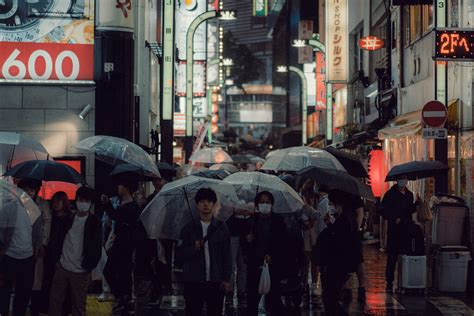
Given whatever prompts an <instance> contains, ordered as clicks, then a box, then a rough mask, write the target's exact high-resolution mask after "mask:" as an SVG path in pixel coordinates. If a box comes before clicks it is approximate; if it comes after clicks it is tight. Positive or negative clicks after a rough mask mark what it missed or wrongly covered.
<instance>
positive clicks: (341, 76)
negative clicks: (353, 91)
mask: <svg viewBox="0 0 474 316" xmlns="http://www.w3.org/2000/svg"><path fill="white" fill-rule="evenodd" d="M347 11H348V0H326V39H328V40H327V41H326V71H327V72H326V76H327V80H328V82H331V83H345V82H347V80H348V78H349V59H348V56H349V43H348V42H349V32H348V19H347V14H348V12H347Z"/></svg>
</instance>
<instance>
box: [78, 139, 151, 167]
mask: <svg viewBox="0 0 474 316" xmlns="http://www.w3.org/2000/svg"><path fill="white" fill-rule="evenodd" d="M74 147H76V148H78V149H80V150H83V151H87V152H89V153H93V154H95V157H96V158H97V159H99V160H101V161H103V162H105V163H108V164H110V165H112V166H117V165H119V164H122V163H128V164H131V165H134V166H136V167H139V168H142V169H143V170H146V171H149V172H151V173H152V174H154V175H156V176H160V172H159V171H158V167H157V166H156V163H155V161H154V160H153V158H151V156H150V155H149V154H147V153H146V152H145V151H144V150H143V149H142V148H141V147H140V146H138V145H136V144H134V143H132V142H130V141H128V140H126V139H123V138H118V137H112V136H102V135H97V136H92V137H88V138H86V139H84V140H82V141H80V142H79V143H77V144H76V146H74Z"/></svg>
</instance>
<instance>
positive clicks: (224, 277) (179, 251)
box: [175, 218, 232, 283]
mask: <svg viewBox="0 0 474 316" xmlns="http://www.w3.org/2000/svg"><path fill="white" fill-rule="evenodd" d="M207 234H208V236H209V238H208V241H207V243H209V258H210V270H211V275H210V282H223V281H225V282H230V276H231V273H232V253H231V248H230V234H229V229H228V228H227V225H226V224H225V223H224V222H222V221H220V220H217V219H215V218H213V219H212V220H211V224H210V225H209V228H208V231H207ZM196 240H203V234H202V227H201V222H200V221H199V222H198V221H196V220H194V221H192V222H190V223H188V224H187V225H186V226H184V228H183V229H182V230H181V234H180V241H179V242H178V246H177V247H176V257H175V260H176V263H177V265H182V266H183V281H184V282H185V283H201V282H205V281H206V261H205V254H204V249H201V250H196V248H195V242H196Z"/></svg>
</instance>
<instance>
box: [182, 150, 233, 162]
mask: <svg viewBox="0 0 474 316" xmlns="http://www.w3.org/2000/svg"><path fill="white" fill-rule="evenodd" d="M189 160H190V161H191V162H192V163H197V162H199V163H206V164H216V163H232V162H233V161H232V158H231V157H230V156H229V154H228V153H226V152H225V151H224V150H223V149H222V148H219V147H214V148H204V149H201V150H198V151H196V152H195V153H193V154H192V155H191V158H189Z"/></svg>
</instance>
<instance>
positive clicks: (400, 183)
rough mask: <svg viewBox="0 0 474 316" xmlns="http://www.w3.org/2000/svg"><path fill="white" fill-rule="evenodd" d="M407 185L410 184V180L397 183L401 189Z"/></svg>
mask: <svg viewBox="0 0 474 316" xmlns="http://www.w3.org/2000/svg"><path fill="white" fill-rule="evenodd" d="M407 184H408V180H406V179H401V180H398V181H397V185H398V187H399V188H400V189H401V188H404V187H406V186H407Z"/></svg>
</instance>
